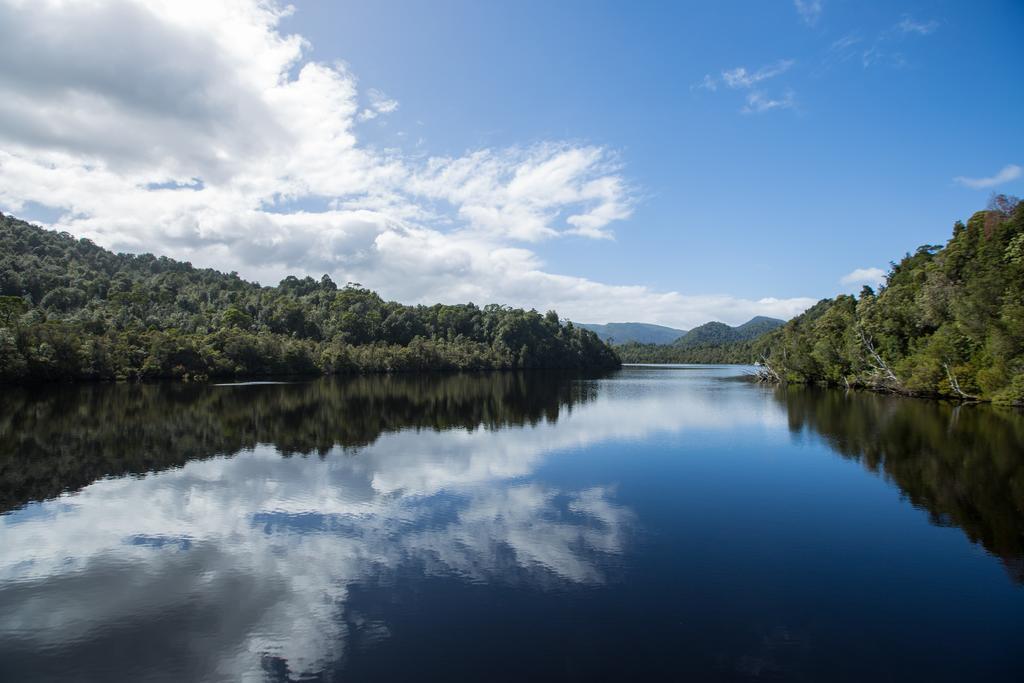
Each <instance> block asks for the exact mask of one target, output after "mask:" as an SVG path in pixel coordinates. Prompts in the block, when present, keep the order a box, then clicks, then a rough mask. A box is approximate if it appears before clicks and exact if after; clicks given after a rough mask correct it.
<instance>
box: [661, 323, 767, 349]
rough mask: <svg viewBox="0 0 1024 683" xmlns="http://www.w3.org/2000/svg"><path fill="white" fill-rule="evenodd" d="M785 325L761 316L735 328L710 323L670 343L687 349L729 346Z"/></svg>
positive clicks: (723, 324)
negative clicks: (719, 345) (718, 345)
mask: <svg viewBox="0 0 1024 683" xmlns="http://www.w3.org/2000/svg"><path fill="white" fill-rule="evenodd" d="M785 324H786V321H785V320H779V319H778V318H769V317H766V316H763V315H759V316H755V317H753V318H751V319H750V320H748V321H747V322H745V323H743V324H742V325H737V326H736V327H730V326H729V325H726V324H725V323H720V322H710V323H704V324H703V325H699V326H697V327H695V328H693V329H692V330H690V331H689V332H687V333H686V334H685V335H683V336H682V337H680V338H679V339H676V340H675V341H674V342H672V345H673V346H678V347H680V348H684V349H688V348H691V347H694V346H706V345H713V344H714V345H717V344H730V343H732V342H741V341H748V340H750V339H755V338H757V337H760V336H761V335H762V334H764V333H766V332H771V331H772V330H774V329H775V328H777V327H782V326H783V325H785Z"/></svg>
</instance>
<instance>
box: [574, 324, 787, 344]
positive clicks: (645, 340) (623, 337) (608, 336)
mask: <svg viewBox="0 0 1024 683" xmlns="http://www.w3.org/2000/svg"><path fill="white" fill-rule="evenodd" d="M751 322H753V321H751ZM780 322H781V321H780ZM748 324H749V323H748ZM576 326H577V327H582V328H583V329H585V330H590V331H592V332H595V333H597V336H598V337H600V338H601V340H602V341H610V340H611V341H614V342H615V343H616V344H627V343H629V342H637V343H640V344H671V343H672V342H674V341H675V340H676V339H679V338H680V337H682V336H683V335H684V334H686V330H677V329H676V328H674V327H665V326H664V325H651V324H650V323H608V324H607V325H596V324H593V323H576Z"/></svg>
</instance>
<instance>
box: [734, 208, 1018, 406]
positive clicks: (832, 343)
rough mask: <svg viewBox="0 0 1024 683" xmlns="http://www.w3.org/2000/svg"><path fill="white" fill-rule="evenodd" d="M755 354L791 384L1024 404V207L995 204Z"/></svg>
mask: <svg viewBox="0 0 1024 683" xmlns="http://www.w3.org/2000/svg"><path fill="white" fill-rule="evenodd" d="M752 350H753V351H754V354H753V355H755V357H758V358H761V359H762V360H763V363H764V365H763V372H764V374H765V375H766V376H768V377H770V378H772V379H774V380H778V381H783V382H805V383H819V384H829V385H839V386H851V387H865V388H870V389H875V390H881V391H890V392H894V393H900V394H907V395H918V396H942V397H951V398H959V399H980V400H992V401H996V402H1000V403H1016V404H1020V403H1024V204H1021V203H1020V201H1019V200H1017V199H1016V198H1012V197H1005V196H996V197H993V198H992V200H991V202H990V203H989V206H988V209H987V210H985V211H979V212H978V213H976V214H974V215H973V216H972V217H971V218H970V220H968V221H967V224H966V225H965V224H963V223H962V222H957V223H956V225H955V226H954V228H953V236H952V238H951V239H950V240H949V241H948V242H947V244H946V245H945V246H944V247H943V246H938V245H925V246H922V247H920V248H918V249H917V251H916V252H915V253H913V254H907V255H906V256H905V257H904V258H903V259H902V260H901V261H900V262H899V263H893V264H892V269H891V270H890V272H889V274H888V276H887V278H886V282H885V284H884V285H883V286H882V287H881V288H880V289H879V291H878V292H875V291H872V289H871V288H870V287H864V289H863V290H862V291H861V293H860V295H859V296H847V295H843V296H838V297H836V298H834V299H826V300H823V301H820V302H818V303H817V304H815V305H814V306H813V307H811V308H810V309H809V310H807V311H806V312H805V313H803V314H802V315H800V316H798V317H796V318H794V319H793V320H791V321H790V322H788V323H787V324H786V325H785V326H783V327H782V328H780V329H779V330H778V331H776V332H773V333H771V334H768V335H766V336H765V337H762V338H760V339H758V340H757V341H756V342H755V344H754V348H753V349H752Z"/></svg>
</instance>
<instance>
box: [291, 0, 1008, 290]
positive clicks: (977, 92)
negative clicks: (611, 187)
mask: <svg viewBox="0 0 1024 683" xmlns="http://www.w3.org/2000/svg"><path fill="white" fill-rule="evenodd" d="M820 5H821V11H820V15H819V16H818V17H817V19H816V20H815V21H813V23H810V22H808V21H804V20H802V18H801V15H800V13H799V12H798V11H797V9H796V7H795V6H794V3H792V2H788V1H786V0H779V1H777V2H750V1H732V2H707V3H697V2H679V3H669V2H657V3H622V2H556V3H552V2H516V3H481V2H430V3H427V2H388V1H379V2H373V3H335V2H324V1H314V2H298V3H297V4H296V7H297V9H298V11H297V12H296V13H295V15H294V16H293V17H292V18H291V19H289V20H288V22H287V23H286V24H285V26H286V28H293V29H294V30H297V31H299V32H300V33H302V34H303V35H305V36H307V37H308V38H309V39H310V40H311V41H312V42H313V44H314V46H315V54H316V56H317V58H321V59H322V58H330V59H344V60H346V61H347V62H348V63H349V64H351V66H352V68H353V70H354V71H355V72H356V73H357V74H359V75H360V79H361V80H362V81H364V82H366V83H372V84H373V85H374V86H375V87H377V88H380V89H382V90H384V91H385V92H387V93H388V94H389V95H392V96H394V97H397V98H398V99H399V100H401V102H402V106H401V108H400V109H399V111H397V112H396V113H395V115H394V117H393V118H391V120H388V121H387V122H386V126H385V127H383V128H381V129H380V130H378V131H374V137H375V139H376V140H377V141H378V143H379V144H403V141H402V140H401V139H399V138H395V137H394V136H395V134H396V133H397V132H399V131H403V132H406V133H407V135H408V136H410V137H413V136H415V138H416V139H420V138H422V140H423V145H424V146H426V147H427V148H428V149H430V151H431V152H435V153H436V152H441V153H450V154H456V153H459V152H461V151H463V150H465V149H468V148H476V147H481V146H503V145H508V144H522V143H528V142H531V141H537V140H546V139H551V138H557V139H581V140H584V141H587V142H594V143H597V144H601V145H605V146H609V147H611V148H613V149H614V150H616V151H617V152H618V154H619V155H620V159H621V161H622V163H623V165H624V174H625V176H626V177H627V178H628V180H629V181H630V182H631V183H633V184H635V185H636V186H637V188H638V194H639V195H640V196H642V199H641V200H640V201H639V202H638V204H637V207H636V210H635V213H634V214H633V216H632V217H631V218H630V219H629V220H628V221H626V222H625V223H624V224H621V225H619V226H618V227H617V228H616V231H615V232H616V239H615V241H614V242H610V241H600V242H594V241H589V240H586V239H584V238H578V237H576V238H567V239H564V240H560V241H555V242H551V243H547V244H545V245H543V246H542V247H541V248H540V249H539V252H540V253H541V254H542V255H543V256H544V257H545V259H546V260H547V261H548V262H549V263H551V264H552V265H553V266H556V267H557V269H558V270H560V271H563V272H568V273H571V274H576V275H581V276H586V277H597V278H599V279H602V280H606V281H610V282H614V283H618V284H632V283H637V282H641V283H644V284H648V285H651V286H652V287H654V288H657V289H682V290H685V291H691V292H697V291H702V292H730V293H733V294H737V295H740V296H748V297H760V296H764V295H766V294H768V295H774V296H783V297H789V296H813V297H824V296H831V295H833V294H834V293H835V292H836V291H837V289H842V286H841V284H840V282H839V278H840V277H841V276H842V275H844V274H846V273H849V272H850V271H852V270H854V269H856V268H860V267H872V266H874V267H885V266H886V264H887V262H888V261H889V260H892V259H896V258H899V256H901V255H902V254H903V253H904V252H906V251H907V250H913V249H914V248H915V247H916V246H918V245H919V244H924V243H931V242H944V241H945V239H946V238H948V235H949V232H950V228H951V226H952V223H953V221H954V220H956V219H958V218H965V217H967V216H969V215H970V214H971V213H972V212H973V211H975V210H978V209H979V208H982V207H983V206H984V204H985V202H986V200H987V197H988V195H989V194H990V193H991V192H992V191H993V190H998V191H1006V192H1016V193H1018V194H1021V193H1024V178H1018V179H1017V180H1016V181H1014V182H1009V183H1006V184H1005V185H1001V186H999V187H996V188H991V189H987V190H975V189H969V188H964V187H961V186H958V185H956V184H954V182H953V180H952V179H953V178H954V177H957V176H978V177H981V176H991V175H993V174H995V173H996V172H997V171H999V170H1000V169H1002V168H1003V167H1004V166H1006V165H1007V164H1011V163H1017V164H1021V163H1024V135H1021V134H1020V129H1021V126H1020V116H1021V113H1020V112H1022V111H1024V106H1022V105H1024V92H1022V90H1021V89H1020V88H1019V87H1015V86H1014V84H1015V83H1019V82H1020V78H1021V69H1022V67H1024V42H1022V41H1021V40H1020V32H1021V30H1022V29H1024V4H1022V3H1020V2H1011V1H1007V2H988V3H976V2H916V3H914V2H908V3H900V2H878V3H864V2H843V1H842V0H834V1H832V2H829V1H828V0H824V1H823V2H821V3H820ZM903 21H908V22H912V23H911V24H909V25H911V26H914V27H920V28H919V29H918V30H917V31H915V30H913V29H911V30H910V31H909V32H908V31H905V30H901V29H900V28H898V27H899V25H900V23H901V22H903ZM919 31H926V32H927V33H926V34H925V35H922V33H921V32H919ZM843 39H847V40H848V41H852V40H855V41H856V42H851V45H850V46H848V47H847V48H846V49H845V50H844V49H842V48H841V47H839V46H837V45H836V43H837V41H841V40H843ZM872 48H874V49H875V51H876V52H877V53H878V54H877V55H875V54H874V53H873V54H872V55H871V56H869V57H868V60H869V61H868V64H867V65H865V57H864V53H865V52H866V51H868V50H871V49H872ZM782 60H792V61H793V62H794V63H793V65H792V67H790V68H789V69H788V70H787V71H786V72H785V73H784V74H781V75H779V76H777V77H775V78H771V79H769V80H766V81H763V82H762V84H763V87H762V88H759V90H763V91H764V92H765V93H767V94H768V95H769V96H770V97H775V98H783V97H784V96H785V94H786V93H787V92H792V93H793V105H792V107H791V108H790V109H786V110H773V111H766V112H762V113H759V114H744V113H742V112H741V109H742V107H743V105H744V97H745V95H747V91H746V90H745V89H739V90H730V89H729V88H727V87H720V88H719V89H718V90H717V91H715V92H710V91H707V90H704V89H694V88H693V86H694V85H695V84H698V83H700V82H701V81H702V79H703V78H704V76H705V75H706V74H711V75H713V76H716V77H719V76H720V74H721V72H722V71H725V70H730V69H734V68H737V67H745V68H746V69H748V70H750V71H756V70H757V69H759V68H762V67H765V66H769V65H772V64H777V63H778V62H780V61H782Z"/></svg>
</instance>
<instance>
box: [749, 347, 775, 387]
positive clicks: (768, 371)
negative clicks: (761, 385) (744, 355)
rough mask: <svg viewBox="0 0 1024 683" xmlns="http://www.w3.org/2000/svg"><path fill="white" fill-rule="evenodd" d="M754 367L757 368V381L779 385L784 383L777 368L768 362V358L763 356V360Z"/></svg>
mask: <svg viewBox="0 0 1024 683" xmlns="http://www.w3.org/2000/svg"><path fill="white" fill-rule="evenodd" d="M754 365H756V366H757V379H758V380H759V381H761V382H775V383H777V384H781V383H782V377H781V376H780V375H779V373H778V372H776V370H775V368H773V367H772V365H771V363H769V362H768V356H766V355H764V354H761V359H760V360H759V361H757V362H756V363H755V364H754Z"/></svg>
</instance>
